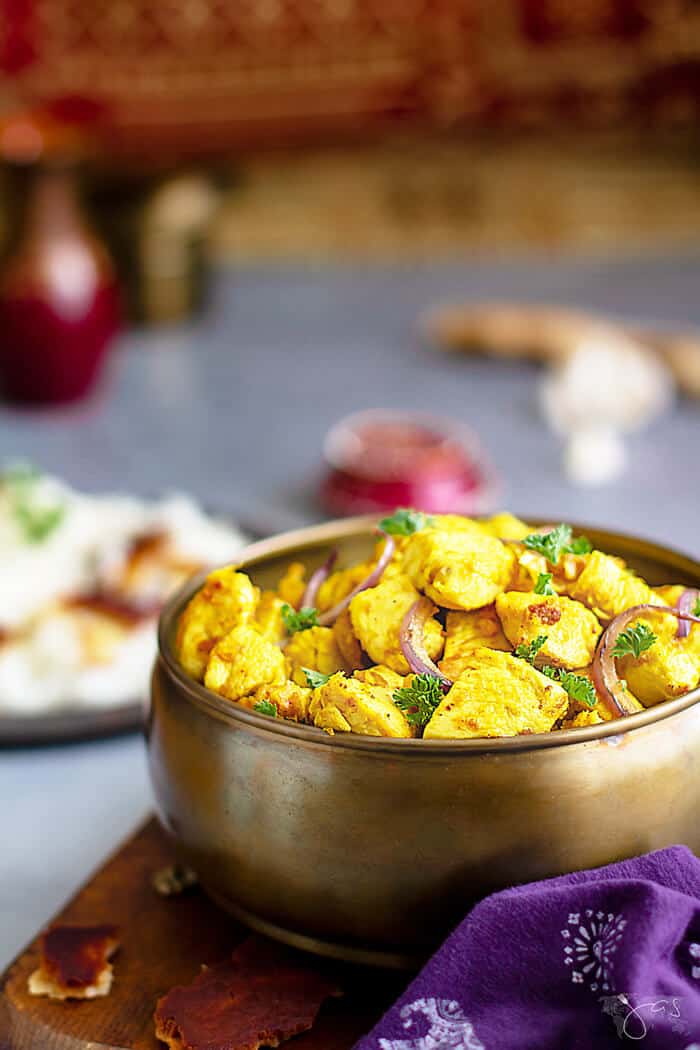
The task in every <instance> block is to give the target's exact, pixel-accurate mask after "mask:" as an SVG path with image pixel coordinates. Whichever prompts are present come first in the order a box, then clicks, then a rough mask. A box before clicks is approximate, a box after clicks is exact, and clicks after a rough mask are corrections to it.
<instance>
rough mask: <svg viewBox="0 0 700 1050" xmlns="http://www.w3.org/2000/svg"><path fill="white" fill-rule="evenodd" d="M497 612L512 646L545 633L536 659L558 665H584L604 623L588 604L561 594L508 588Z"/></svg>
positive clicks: (497, 600) (590, 656)
mask: <svg viewBox="0 0 700 1050" xmlns="http://www.w3.org/2000/svg"><path fill="white" fill-rule="evenodd" d="M496 612H497V613H498V616H499V619H500V621H501V624H502V626H503V633H504V634H505V636H506V638H507V639H508V641H509V642H510V643H511V646H512V648H514V649H515V648H516V647H517V646H518V645H523V644H524V645H527V644H528V643H529V642H534V640H535V639H536V638H537V637H538V636H544V637H546V639H547V640H546V642H545V643H544V645H542V646H541V648H540V650H539V652H538V654H537V659H538V662H540V663H545V664H553V665H554V666H555V667H568V668H570V669H571V668H574V667H584V666H585V665H586V664H589V663H590V662H591V661H592V659H593V656H594V654H595V647H596V645H597V644H598V638H599V637H600V632H601V626H600V624H599V623H598V620H597V619H596V617H595V616H594V615H593V613H592V612H591V611H590V609H587V608H586V607H585V605H581V603H580V602H575V601H572V599H571V598H562V597H560V596H559V595H545V594H533V593H530V594H527V593H524V592H523V591H507V592H506V593H505V594H499V596H498V598H496Z"/></svg>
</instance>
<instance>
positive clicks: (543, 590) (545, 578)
mask: <svg viewBox="0 0 700 1050" xmlns="http://www.w3.org/2000/svg"><path fill="white" fill-rule="evenodd" d="M555 593H556V592H555V590H554V588H553V587H552V574H551V572H541V573H540V574H539V576H538V577H537V583H536V584H535V594H555Z"/></svg>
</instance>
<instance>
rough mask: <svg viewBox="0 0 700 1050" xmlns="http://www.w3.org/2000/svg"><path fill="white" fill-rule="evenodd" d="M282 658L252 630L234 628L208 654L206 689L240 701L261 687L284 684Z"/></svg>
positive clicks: (276, 648) (205, 676)
mask: <svg viewBox="0 0 700 1050" xmlns="http://www.w3.org/2000/svg"><path fill="white" fill-rule="evenodd" d="M286 677H287V675H286V670H285V663H284V656H283V655H282V651H281V649H279V648H278V647H277V646H276V645H273V644H272V642H268V640H267V639H266V638H263V636H262V635H261V634H260V632H259V631H258V630H256V628H255V627H245V626H242V627H234V628H233V630H232V631H229V633H228V634H226V635H224V637H223V638H222V639H221V641H219V642H217V644H216V645H215V646H214V648H213V649H212V651H211V655H210V657H209V663H208V664H207V669H206V672H205V674H204V684H205V685H206V687H207V689H211V690H212V691H213V692H215V693H218V694H219V695H220V696H225V697H226V699H227V700H240V699H241V697H243V696H248V694H249V693H253V692H255V690H256V689H258V688H259V686H261V685H269V684H271V683H272V682H279V683H281V682H284V681H285V679H286Z"/></svg>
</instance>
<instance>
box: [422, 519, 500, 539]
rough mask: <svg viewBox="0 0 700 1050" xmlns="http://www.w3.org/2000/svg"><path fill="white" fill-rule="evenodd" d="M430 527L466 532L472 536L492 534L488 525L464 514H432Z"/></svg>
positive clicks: (444, 530) (443, 530) (446, 530)
mask: <svg viewBox="0 0 700 1050" xmlns="http://www.w3.org/2000/svg"><path fill="white" fill-rule="evenodd" d="M432 522H433V524H432V528H434V529H438V530H439V531H440V532H467V533H469V534H470V535H472V536H490V535H492V533H491V530H490V529H489V527H488V525H486V523H485V522H483V521H477V520H476V518H468V517H466V515H464V514H433V515H432Z"/></svg>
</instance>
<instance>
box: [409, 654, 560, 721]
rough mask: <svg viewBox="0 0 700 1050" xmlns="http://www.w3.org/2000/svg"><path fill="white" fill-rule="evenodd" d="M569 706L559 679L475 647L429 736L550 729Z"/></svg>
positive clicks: (436, 718)
mask: <svg viewBox="0 0 700 1050" xmlns="http://www.w3.org/2000/svg"><path fill="white" fill-rule="evenodd" d="M568 707H569V697H568V694H567V693H566V692H565V691H564V690H563V689H562V687H561V686H560V685H558V684H557V683H556V682H554V681H552V679H551V678H546V677H545V675H543V674H540V672H539V671H537V670H535V668H534V667H532V666H531V665H530V664H529V663H527V661H526V660H519V659H518V658H517V657H515V656H512V655H511V654H510V653H503V652H499V651H498V650H496V649H475V650H474V652H473V653H472V654H471V657H470V659H469V661H468V662H467V664H466V666H465V668H464V670H463V671H462V673H461V675H460V676H459V678H458V679H457V681H456V682H455V684H454V685H453V686H452V688H451V689H450V691H449V693H448V694H447V696H446V697H445V698H444V700H442V702H441V703H440V705H439V707H438V708H437V709H436V711H435V713H434V714H433V717H432V718H431V719H430V721H429V722H428V724H427V726H426V727H425V730H424V732H423V736H424V738H425V739H426V740H449V739H456V738H461V737H494V736H518V735H519V734H521V733H546V732H548V731H549V730H550V729H551V728H552V726H553V725H554V724H555V722H557V721H558V719H560V718H562V717H563V716H564V715H565V714H566V712H567V710H568Z"/></svg>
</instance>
